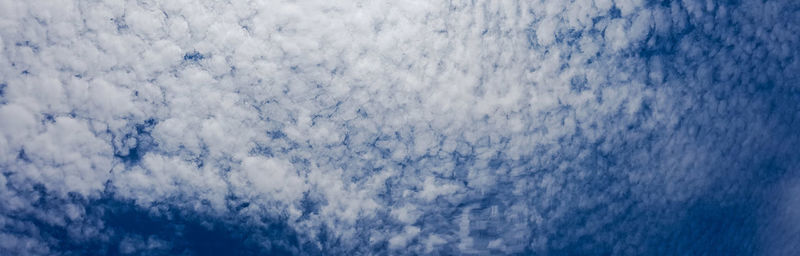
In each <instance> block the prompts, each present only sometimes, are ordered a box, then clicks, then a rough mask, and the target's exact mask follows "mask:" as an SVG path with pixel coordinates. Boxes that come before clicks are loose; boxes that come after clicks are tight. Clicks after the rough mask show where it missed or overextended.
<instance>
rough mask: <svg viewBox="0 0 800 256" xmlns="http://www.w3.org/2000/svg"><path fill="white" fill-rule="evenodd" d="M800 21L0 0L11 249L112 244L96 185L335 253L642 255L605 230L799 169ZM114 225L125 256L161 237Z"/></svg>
mask: <svg viewBox="0 0 800 256" xmlns="http://www.w3.org/2000/svg"><path fill="white" fill-rule="evenodd" d="M796 14H798V7H797V5H796V4H793V3H792V2H791V1H774V2H769V3H762V2H761V1H741V3H740V4H738V5H732V6H727V5H716V4H714V3H712V2H703V1H681V2H677V1H676V2H671V3H651V2H648V1H636V0H626V1H619V0H618V1H610V0H608V1H606V0H603V1H600V0H598V1H574V2H571V3H566V2H562V1H532V2H526V1H522V2H518V1H487V2H483V1H478V2H474V1H449V2H448V1H442V2H427V1H415V2H406V3H395V2H391V1H372V2H360V1H355V2H348V3H343V2H330V1H303V2H293V1H267V2H259V3H254V2H245V1H230V2H204V1H193V0H183V1H163V2H162V1H100V2H98V1H73V2H64V3H59V4H55V3H51V2H48V1H0V46H2V51H1V52H0V83H2V84H3V85H5V86H3V87H0V92H1V93H0V97H2V98H1V100H0V104H2V105H0V168H2V169H3V176H2V177H0V185H4V186H3V188H0V197H2V199H3V201H5V202H7V203H6V205H5V206H0V213H1V214H0V217H2V219H0V220H2V221H0V241H2V242H0V253H5V252H9V253H12V254H49V253H53V252H54V251H55V252H57V250H58V248H60V247H58V246H59V245H57V244H52V243H50V242H49V241H52V239H48V238H47V237H39V234H42V233H43V234H49V233H48V232H49V231H46V232H40V228H43V227H39V226H41V224H36V223H51V225H53V226H56V227H61V228H72V229H75V230H85V232H83V233H81V232H77V231H76V232H73V233H75V234H72V233H70V235H69V236H70V237H73V238H78V237H79V238H81V239H91V237H99V238H97V239H98V240H99V241H109V239H114V238H113V237H114V236H115V234H110V233H109V232H108V230H105V229H104V223H103V221H101V219H102V218H103V217H102V216H103V215H102V213H96V212H92V211H90V210H87V209H89V208H91V207H90V206H91V204H92V202H95V201H93V200H104V199H108V200H118V201H130V202H134V203H135V205H136V207H139V208H141V209H144V210H145V211H147V212H150V213H153V214H156V215H158V214H161V215H164V216H168V215H169V214H170V210H174V209H180V211H185V212H188V213H186V214H187V215H192V216H194V215H197V216H206V217H208V218H215V219H219V220H222V221H223V222H224V221H227V222H229V223H228V224H231V223H232V225H233V224H235V225H244V226H248V227H252V228H253V229H266V228H267V227H270V226H269V225H271V223H269V222H270V221H273V220H280V221H282V222H284V223H285V224H286V225H287V226H288V227H289V228H291V229H293V230H294V231H296V232H297V239H298V240H299V241H300V242H299V243H305V242H309V243H310V244H313V246H315V248H316V249H317V250H330V251H331V252H340V253H345V252H354V251H355V252H361V253H372V252H376V251H380V250H385V249H387V248H388V249H392V250H394V249H397V250H401V249H407V250H408V251H409V253H414V252H417V253H423V252H424V253H432V252H455V253H476V254H488V253H498V252H499V253H529V252H538V253H548V252H549V253H557V252H565V251H563V250H566V249H565V248H569V246H570V245H573V244H574V243H578V242H579V241H582V240H580V239H582V237H586V236H591V237H593V238H592V239H594V240H592V241H591V243H592V244H600V245H605V246H606V247H607V248H611V249H609V250H611V251H610V252H609V253H613V254H621V253H628V252H630V251H629V250H639V249H643V246H646V245H645V244H644V243H643V242H642V241H640V240H637V241H630V243H629V244H625V243H623V242H622V241H623V240H624V239H621V238H618V237H617V238H608V237H615V236H614V234H622V233H635V234H638V235H639V236H640V237H645V236H647V235H648V234H654V233H648V232H655V231H648V230H641V229H637V228H635V227H631V225H632V224H630V223H634V222H635V221H641V220H639V219H634V220H631V222H628V224H623V225H617V224H614V222H618V221H620V220H619V219H620V218H624V216H626V214H645V215H646V214H650V212H648V209H662V208H666V209H668V210H672V211H676V210H675V209H673V208H670V207H674V205H676V204H678V205H680V204H684V203H687V204H688V203H691V202H693V200H694V199H696V198H698V197H702V196H703V195H705V194H707V193H714V189H715V186H718V184H719V183H720V182H726V181H728V180H727V179H725V177H726V173H727V172H734V173H736V174H737V175H738V174H741V173H743V172H747V171H746V170H750V169H753V168H758V166H759V165H761V164H762V162H764V161H767V160H768V159H775V158H778V159H780V160H777V161H779V162H778V163H777V165H779V166H780V167H781V168H785V166H796V165H792V163H794V162H796V161H797V159H796V157H791V156H790V154H791V152H793V151H792V148H791V146H788V145H793V144H794V143H796V142H798V137H797V133H796V132H794V131H793V128H794V127H795V126H796V123H797V119H798V116H797V114H796V113H798V112H797V107H796V105H792V103H794V102H796V100H797V93H796V82H797V75H796V73H797V71H798V70H800V61H798V60H800V58H798V50H796V49H798V48H797V46H798V39H797V38H796V37H795V36H793V35H796V34H797V32H800V31H798V30H800V26H798V24H797V23H798V22H797V19H796V18H793V17H797V16H798V15H796ZM776 105H783V106H786V107H785V110H781V111H783V112H780V113H778V114H764V113H765V112H768V111H771V108H772V107H773V106H776ZM729 170H734V171H729ZM109 197H110V198H109ZM43 202H46V203H43ZM54 209H58V210H63V211H56V210H54ZM626 209H632V210H627V211H630V212H633V213H630V212H625V211H626ZM643 212H644V213H643ZM581 214H585V215H581ZM662 214H663V213H662ZM663 215H664V216H662V215H658V216H656V217H653V218H656V219H658V218H671V217H669V216H666V215H668V214H663ZM576 216H577V217H576ZM571 218H579V219H581V222H580V223H578V224H576V223H575V222H573V221H570V219H571ZM630 218H634V217H630ZM608 226H615V227H614V228H610V229H605V228H604V227H608ZM634 226H635V225H634ZM564 230H566V231H564ZM637 232H638V233H637ZM112 233H113V232H112ZM78 234H82V235H78ZM43 236H44V235H43ZM116 236H117V237H120V236H121V235H119V234H116ZM87 237H88V238H87ZM323 237H324V238H323ZM103 239H105V240H103ZM642 239H644V238H642ZM118 240H119V244H118V248H114V249H113V250H118V251H119V252H120V253H123V254H128V253H134V254H135V253H139V252H144V251H148V250H156V251H157V250H161V249H164V250H168V249H169V248H171V246H170V245H168V244H167V243H168V242H167V241H162V240H160V239H159V238H157V237H147V236H144V237H143V236H140V235H130V236H125V237H124V238H119V239H118ZM263 240H264V241H260V242H257V243H258V244H262V245H264V246H265V250H270V249H274V248H278V247H279V246H278V245H279V243H278V242H270V241H268V240H269V239H263ZM322 241H336V243H327V244H326V243H325V242H322ZM262 242H263V243H262ZM276 244H278V245H276ZM611 245H613V246H611ZM604 248H605V247H604ZM51 249H52V250H54V251H51ZM582 249H585V248H577V249H575V250H582ZM590 249H592V248H589V249H587V250H590ZM595 249H596V248H595ZM296 250H309V248H305V249H304V248H299V247H298V248H296ZM337 250H338V251H337ZM359 250H362V251H359ZM576 252H577V251H576ZM156 253H157V252H156Z"/></svg>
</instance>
